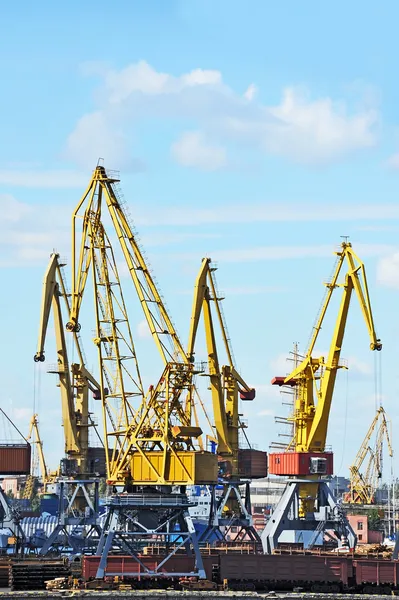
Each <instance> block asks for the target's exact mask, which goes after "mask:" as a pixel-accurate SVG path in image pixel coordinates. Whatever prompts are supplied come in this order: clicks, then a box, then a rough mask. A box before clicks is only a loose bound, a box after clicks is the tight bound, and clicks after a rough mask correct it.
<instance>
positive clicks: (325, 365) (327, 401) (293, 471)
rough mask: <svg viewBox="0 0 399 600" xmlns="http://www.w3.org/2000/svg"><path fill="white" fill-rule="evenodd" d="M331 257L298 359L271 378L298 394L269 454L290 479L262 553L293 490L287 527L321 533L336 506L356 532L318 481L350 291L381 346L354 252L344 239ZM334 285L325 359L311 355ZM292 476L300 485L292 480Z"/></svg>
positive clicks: (325, 463)
mask: <svg viewBox="0 0 399 600" xmlns="http://www.w3.org/2000/svg"><path fill="white" fill-rule="evenodd" d="M336 255H337V261H336V265H335V269H334V272H333V275H332V278H331V281H329V282H328V283H326V284H325V285H326V288H327V292H326V297H325V300H324V302H323V305H322V308H321V311H320V314H319V316H318V318H317V320H316V324H315V326H314V328H313V331H312V336H311V340H310V344H309V348H308V350H307V352H306V354H305V356H304V358H303V360H302V361H301V362H300V363H299V364H298V365H297V366H296V368H295V369H294V370H293V371H292V372H291V373H290V374H289V375H287V376H286V377H275V378H274V379H273V380H272V384H273V385H279V386H290V387H295V388H296V392H297V393H296V395H295V405H294V413H293V415H292V416H291V417H290V420H291V421H292V422H293V424H294V437H293V439H292V441H291V443H290V444H289V446H288V448H287V450H286V451H285V452H283V453H271V454H269V472H270V473H272V474H275V475H285V476H289V477H292V478H294V479H293V480H292V481H293V483H292V484H288V487H287V493H285V492H284V494H285V496H284V494H283V498H282V500H281V501H280V503H279V505H278V507H277V509H276V511H278V512H279V516H278V519H275V521H274V524H271V523H270V522H269V523H270V524H269V523H268V524H267V526H266V529H265V531H264V533H263V535H262V541H263V542H264V548H265V549H266V551H270V550H272V549H273V548H274V547H275V545H276V543H277V539H278V535H280V534H281V531H282V530H283V529H282V527H283V525H282V523H283V521H284V519H285V518H286V517H287V514H288V512H287V511H288V508H290V507H291V506H292V502H293V499H294V497H295V494H297V496H298V498H297V505H298V512H297V517H296V518H295V519H293V522H292V524H291V525H290V527H291V529H295V528H298V527H300V523H301V522H302V523H303V522H304V521H305V520H307V528H309V527H310V523H311V521H312V520H313V524H314V526H315V528H316V531H319V533H320V531H322V530H323V527H324V526H326V523H327V522H328V521H329V522H330V524H332V523H333V521H334V519H335V517H334V515H333V511H334V510H335V511H336V514H340V515H341V516H340V520H339V521H340V522H337V527H338V526H339V527H340V529H341V532H343V537H345V536H346V535H347V537H349V538H350V539H351V543H352V544H355V543H356V538H355V535H354V533H353V531H352V529H351V528H350V526H349V524H348V522H347V520H346V517H345V515H344V514H342V513H341V511H340V509H339V507H338V508H337V505H336V503H335V499H334V498H333V497H332V496H331V493H330V492H329V490H328V489H327V487H328V486H326V484H325V483H323V482H322V481H321V483H320V477H322V476H324V475H332V473H333V461H332V453H331V452H326V440H327V432H328V421H329V416H330V409H331V403H332V399H333V394H334V387H335V381H336V376H337V371H338V369H340V368H342V367H343V365H341V364H340V356H341V349H342V344H343V340H344V334H345V327H346V323H347V318H348V312H349V307H350V301H351V298H352V296H353V292H354V293H355V295H356V297H357V300H358V302H359V305H360V308H361V312H362V315H363V319H364V322H365V324H366V329H367V332H368V335H369V339H370V349H371V350H377V351H380V350H381V349H382V344H381V341H380V340H379V339H378V337H377V334H376V331H375V327H374V319H373V314H372V310H371V303H370V297H369V291H368V285H367V279H366V272H365V267H364V264H363V262H362V261H361V260H360V258H359V257H358V256H357V255H356V254H355V252H354V251H353V249H352V245H351V243H349V242H347V241H345V242H343V243H342V244H341V248H340V250H339V251H338V252H336ZM344 264H346V273H345V277H344V281H343V282H342V283H339V276H340V273H341V271H342V270H343V266H344ZM338 288H340V289H341V290H342V297H341V303H340V306H339V311H338V317H337V320H336V323H335V328H334V332H333V336H332V340H331V343H330V349H329V352H328V355H327V357H324V356H321V357H318V356H316V357H314V356H313V352H314V349H315V345H316V342H317V340H318V337H319V333H320V331H321V329H322V326H323V323H324V319H325V316H326V313H327V309H328V307H329V305H330V301H331V298H332V295H333V292H334V290H336V289H338ZM295 478H296V479H297V480H298V481H301V483H298V484H295ZM321 506H325V507H326V509H327V513H328V512H329V511H330V515H331V518H330V519H327V518H325V523H324V525H323V524H320V522H318V523H314V518H313V517H312V518H311V517H310V516H311V515H315V514H316V513H317V514H319V515H321V514H322V512H321V511H320V510H319V512H318V509H320V507H321ZM331 511H332V512H331ZM327 513H326V514H327ZM320 519H321V517H320ZM317 528H321V529H317ZM316 537H317V536H316ZM315 539H316V538H315Z"/></svg>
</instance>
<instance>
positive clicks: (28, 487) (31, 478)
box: [22, 414, 59, 500]
mask: <svg viewBox="0 0 399 600" xmlns="http://www.w3.org/2000/svg"><path fill="white" fill-rule="evenodd" d="M26 439H27V441H28V442H30V443H31V444H35V446H36V453H35V454H36V457H37V458H36V460H37V462H38V465H39V467H40V477H41V480H42V483H43V488H44V492H46V488H47V485H49V484H52V483H54V482H55V481H56V479H57V477H58V475H59V471H54V472H50V471H49V470H48V468H47V465H46V461H45V458H44V451H43V442H42V439H41V437H40V433H39V421H38V415H36V414H35V415H33V417H32V419H31V421H30V425H29V433H28V436H27V438H26ZM36 460H35V461H34V464H32V471H31V473H30V475H28V477H27V479H26V483H25V487H24V491H23V495H22V497H23V498H24V499H29V500H31V499H32V496H33V494H34V489H35V481H36V475H35V471H36V464H35V463H36Z"/></svg>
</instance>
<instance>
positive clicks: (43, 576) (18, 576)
mask: <svg viewBox="0 0 399 600" xmlns="http://www.w3.org/2000/svg"><path fill="white" fill-rule="evenodd" d="M69 575H70V568H69V565H68V563H67V562H66V561H64V560H60V559H56V560H49V559H31V560H15V561H12V563H11V565H10V570H9V586H10V588H11V591H12V592H14V591H22V590H45V589H46V581H49V580H50V579H56V578H58V577H68V576H69Z"/></svg>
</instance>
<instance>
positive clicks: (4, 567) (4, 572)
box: [0, 557, 10, 588]
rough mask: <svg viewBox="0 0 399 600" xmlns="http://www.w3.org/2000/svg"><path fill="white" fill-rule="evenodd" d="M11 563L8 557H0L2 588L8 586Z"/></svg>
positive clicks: (0, 584) (0, 581)
mask: <svg viewBox="0 0 399 600" xmlns="http://www.w3.org/2000/svg"><path fill="white" fill-rule="evenodd" d="M9 569H10V563H9V560H8V558H7V557H4V558H0V588H6V587H8V578H9Z"/></svg>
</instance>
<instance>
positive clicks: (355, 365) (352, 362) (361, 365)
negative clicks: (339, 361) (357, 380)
mask: <svg viewBox="0 0 399 600" xmlns="http://www.w3.org/2000/svg"><path fill="white" fill-rule="evenodd" d="M346 362H347V363H348V368H349V370H350V371H354V372H356V373H360V374H361V375H370V374H371V373H372V371H373V369H372V367H371V365H370V364H369V363H367V362H365V361H363V360H360V359H359V358H356V356H349V357H348V358H347V359H346Z"/></svg>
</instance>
